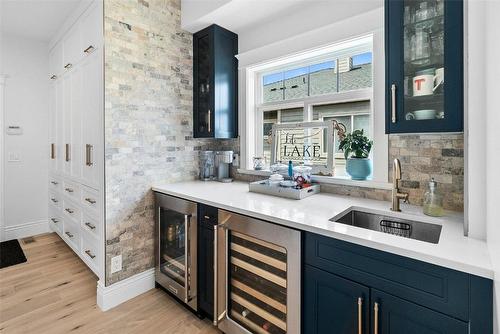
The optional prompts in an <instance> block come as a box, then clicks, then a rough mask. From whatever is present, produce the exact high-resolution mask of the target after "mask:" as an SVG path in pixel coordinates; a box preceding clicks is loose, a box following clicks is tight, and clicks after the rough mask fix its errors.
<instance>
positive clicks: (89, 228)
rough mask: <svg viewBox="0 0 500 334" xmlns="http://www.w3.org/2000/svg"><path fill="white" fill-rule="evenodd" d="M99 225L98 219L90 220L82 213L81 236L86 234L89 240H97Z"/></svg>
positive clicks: (89, 217)
mask: <svg viewBox="0 0 500 334" xmlns="http://www.w3.org/2000/svg"><path fill="white" fill-rule="evenodd" d="M100 228H101V223H100V220H99V219H96V218H92V217H91V216H89V215H88V214H85V213H82V235H84V234H86V235H88V236H89V237H91V238H97V239H99V231H100Z"/></svg>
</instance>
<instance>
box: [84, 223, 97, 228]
mask: <svg viewBox="0 0 500 334" xmlns="http://www.w3.org/2000/svg"><path fill="white" fill-rule="evenodd" d="M85 225H86V226H88V228H90V229H91V230H95V225H94V224H91V223H89V222H86V223H85Z"/></svg>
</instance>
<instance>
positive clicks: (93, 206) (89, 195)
mask: <svg viewBox="0 0 500 334" xmlns="http://www.w3.org/2000/svg"><path fill="white" fill-rule="evenodd" d="M80 203H82V206H83V208H84V210H85V211H87V209H88V211H89V212H91V213H92V214H93V215H94V216H96V217H99V216H100V215H99V211H100V208H101V207H102V203H101V197H100V194H99V192H98V191H96V190H94V189H91V188H89V187H85V186H82V190H81V197H80Z"/></svg>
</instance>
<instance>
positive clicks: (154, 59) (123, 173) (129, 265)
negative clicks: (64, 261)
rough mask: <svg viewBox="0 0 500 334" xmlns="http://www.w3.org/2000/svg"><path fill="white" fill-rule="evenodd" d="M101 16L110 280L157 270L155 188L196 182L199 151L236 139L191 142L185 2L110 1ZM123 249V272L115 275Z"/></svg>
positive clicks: (231, 144) (190, 67)
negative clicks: (182, 11)
mask: <svg viewBox="0 0 500 334" xmlns="http://www.w3.org/2000/svg"><path fill="white" fill-rule="evenodd" d="M104 16H105V147H106V153H105V154H106V158H105V160H106V161H105V163H106V285H110V284H113V283H115V282H118V281H120V280H122V279H125V278H128V277H130V276H132V275H134V274H137V273H140V272H143V271H145V270H147V269H149V268H152V267H154V209H153V208H154V197H153V193H152V191H151V186H152V185H153V184H158V183H168V182H177V181H183V180H192V179H196V178H197V177H198V172H199V159H198V156H199V151H200V150H206V149H214V150H215V149H218V148H219V147H234V146H235V144H234V140H228V141H221V142H219V141H217V140H197V139H193V124H192V119H193V112H192V109H193V106H192V99H193V94H192V90H193V87H192V83H193V79H192V77H193V64H192V62H193V60H192V35H191V34H190V33H188V32H185V31H183V30H181V28H180V0H106V1H104ZM236 142H237V141H236ZM120 254H121V255H122V259H123V264H122V267H123V269H122V270H121V271H119V272H117V273H114V274H111V272H110V268H111V266H110V263H111V258H112V257H113V256H116V255H120Z"/></svg>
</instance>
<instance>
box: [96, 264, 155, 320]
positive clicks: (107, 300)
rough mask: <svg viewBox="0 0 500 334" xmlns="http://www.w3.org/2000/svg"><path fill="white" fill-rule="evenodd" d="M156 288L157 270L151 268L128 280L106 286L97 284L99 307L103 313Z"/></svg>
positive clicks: (100, 283)
mask: <svg viewBox="0 0 500 334" xmlns="http://www.w3.org/2000/svg"><path fill="white" fill-rule="evenodd" d="M154 287H155V270H154V268H151V269H149V270H146V271H143V272H142V273H140V274H137V275H134V276H132V277H129V278H126V279H124V280H123V281H120V282H117V283H115V284H111V285H110V286H104V282H101V281H100V280H99V282H97V305H98V306H99V308H100V309H101V310H102V311H107V310H109V309H112V308H113V307H115V306H117V305H120V304H121V303H124V302H126V301H127V300H129V299H132V298H134V297H137V296H138V295H140V294H143V293H144V292H146V291H149V290H151V289H154Z"/></svg>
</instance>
